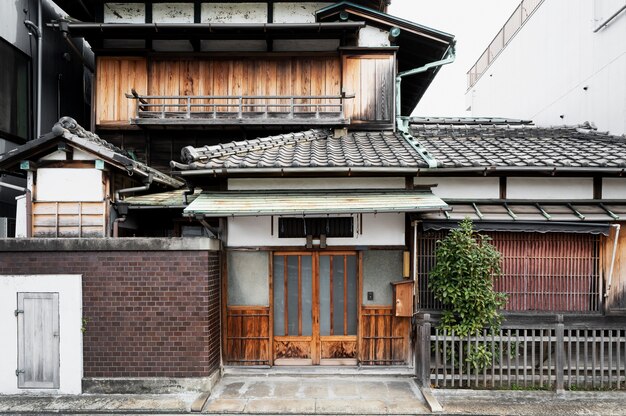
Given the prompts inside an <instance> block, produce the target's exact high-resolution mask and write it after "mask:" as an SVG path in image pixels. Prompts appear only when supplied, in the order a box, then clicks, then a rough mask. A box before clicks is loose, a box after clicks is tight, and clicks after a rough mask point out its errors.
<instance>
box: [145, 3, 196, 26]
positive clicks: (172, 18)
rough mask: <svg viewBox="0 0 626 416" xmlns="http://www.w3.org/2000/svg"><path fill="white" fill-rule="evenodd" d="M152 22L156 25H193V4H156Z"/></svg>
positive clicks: (153, 6) (153, 7)
mask: <svg viewBox="0 0 626 416" xmlns="http://www.w3.org/2000/svg"><path fill="white" fill-rule="evenodd" d="M152 21H153V22H155V23H193V3H154V4H153V5H152Z"/></svg>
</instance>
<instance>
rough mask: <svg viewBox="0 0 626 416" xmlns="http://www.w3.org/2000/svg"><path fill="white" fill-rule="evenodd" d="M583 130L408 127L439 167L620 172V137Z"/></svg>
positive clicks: (625, 157)
mask: <svg viewBox="0 0 626 416" xmlns="http://www.w3.org/2000/svg"><path fill="white" fill-rule="evenodd" d="M584 127H587V128H576V127H549V128H543V127H536V126H528V125H515V126H514V125H494V124H485V125H459V124H452V123H446V124H412V125H411V133H412V134H413V136H414V137H415V138H416V139H417V140H418V141H419V142H420V143H421V144H422V145H423V146H424V147H425V148H426V149H427V150H428V151H429V152H430V153H431V154H432V156H433V157H434V158H435V159H436V160H437V166H438V167H439V168H472V167H474V168H481V167H508V168H545V167H567V168H625V167H626V137H623V136H621V137H618V136H610V135H607V134H605V133H598V132H595V131H594V130H592V129H590V128H589V126H584Z"/></svg>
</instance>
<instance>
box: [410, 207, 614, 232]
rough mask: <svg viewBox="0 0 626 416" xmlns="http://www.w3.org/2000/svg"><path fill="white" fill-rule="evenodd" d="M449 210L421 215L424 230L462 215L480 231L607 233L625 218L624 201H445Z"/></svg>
mask: <svg viewBox="0 0 626 416" xmlns="http://www.w3.org/2000/svg"><path fill="white" fill-rule="evenodd" d="M447 203H448V204H449V206H450V210H449V211H446V212H430V213H424V214H420V215H419V218H416V219H419V220H420V221H422V224H423V228H424V229H425V230H429V229H430V230H441V229H450V228H455V227H456V226H457V225H458V223H459V222H460V221H461V220H463V219H464V218H469V219H471V220H472V221H473V222H474V227H475V228H476V229H477V230H479V231H511V232H544V233H545V232H573V233H591V234H604V235H608V230H609V224H610V223H611V222H613V221H619V220H623V219H626V201H609V200H583V201H580V200H579V201H571V202H570V201H555V200H552V201H538V202H531V201H515V200H490V201H479V200H477V201H467V200H463V201H459V200H456V201H447Z"/></svg>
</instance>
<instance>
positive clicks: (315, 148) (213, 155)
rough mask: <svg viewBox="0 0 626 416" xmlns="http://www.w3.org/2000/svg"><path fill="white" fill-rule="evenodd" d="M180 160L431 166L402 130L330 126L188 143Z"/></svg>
mask: <svg viewBox="0 0 626 416" xmlns="http://www.w3.org/2000/svg"><path fill="white" fill-rule="evenodd" d="M181 159H182V161H183V162H184V163H183V164H181V163H176V162H172V163H171V164H172V167H175V168H179V169H183V170H188V169H221V168H296V167H307V168H308V167H311V168H328V167H366V168H381V169H384V168H389V167H415V168H420V167H428V165H427V164H426V162H424V160H422V158H421V157H420V156H419V154H417V152H415V151H414V150H413V148H412V147H411V145H410V144H408V142H407V141H406V140H404V139H403V138H402V136H401V135H400V134H396V133H394V132H391V131H375V132H374V131H372V132H351V133H348V134H347V135H344V136H342V137H340V138H334V137H333V133H332V132H331V131H329V130H308V131H305V132H301V133H290V134H282V135H279V136H271V137H266V138H262V139H255V140H245V141H240V142H232V143H228V144H220V145H215V146H204V147H199V148H194V147H191V146H188V147H186V148H184V149H183V151H182V154H181Z"/></svg>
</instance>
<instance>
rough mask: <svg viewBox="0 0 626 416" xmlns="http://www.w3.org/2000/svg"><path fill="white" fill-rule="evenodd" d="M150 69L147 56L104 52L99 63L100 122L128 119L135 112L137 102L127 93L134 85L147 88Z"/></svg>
mask: <svg viewBox="0 0 626 416" xmlns="http://www.w3.org/2000/svg"><path fill="white" fill-rule="evenodd" d="M147 86H148V72H147V64H146V59H145V58H139V57H113V56H103V57H99V58H98V60H97V67H96V111H95V114H96V124H102V123H107V122H113V121H124V122H126V123H128V121H129V120H130V118H131V117H133V116H134V114H135V102H134V101H133V100H129V99H128V98H126V96H125V95H124V94H125V93H130V92H131V89H134V90H136V91H138V92H140V91H146V90H147Z"/></svg>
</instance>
